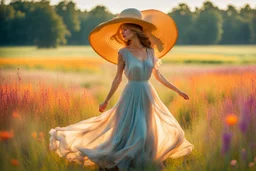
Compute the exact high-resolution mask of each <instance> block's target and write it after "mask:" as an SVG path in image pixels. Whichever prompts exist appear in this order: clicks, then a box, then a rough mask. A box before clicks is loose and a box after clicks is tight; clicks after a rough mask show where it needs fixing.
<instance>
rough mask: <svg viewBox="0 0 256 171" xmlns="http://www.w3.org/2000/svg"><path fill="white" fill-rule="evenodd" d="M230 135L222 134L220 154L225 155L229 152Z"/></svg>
mask: <svg viewBox="0 0 256 171" xmlns="http://www.w3.org/2000/svg"><path fill="white" fill-rule="evenodd" d="M231 138H232V134H231V133H224V134H223V136H222V152H223V153H226V152H227V151H228V150H229V147H230V142H231Z"/></svg>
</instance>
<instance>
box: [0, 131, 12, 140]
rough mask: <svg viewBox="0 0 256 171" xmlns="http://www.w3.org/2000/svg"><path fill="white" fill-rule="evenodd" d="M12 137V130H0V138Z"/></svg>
mask: <svg viewBox="0 0 256 171" xmlns="http://www.w3.org/2000/svg"><path fill="white" fill-rule="evenodd" d="M12 137H13V131H0V139H1V140H8V139H10V138H12Z"/></svg>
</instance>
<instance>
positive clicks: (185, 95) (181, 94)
mask: <svg viewBox="0 0 256 171" xmlns="http://www.w3.org/2000/svg"><path fill="white" fill-rule="evenodd" d="M179 95H180V96H182V97H183V98H184V99H185V100H188V99H189V97H188V95H187V94H186V93H183V92H182V91H180V92H179Z"/></svg>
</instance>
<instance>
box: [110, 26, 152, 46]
mask: <svg viewBox="0 0 256 171" xmlns="http://www.w3.org/2000/svg"><path fill="white" fill-rule="evenodd" d="M124 26H125V27H128V28H129V29H130V30H132V31H133V32H135V34H136V35H137V37H138V39H139V41H140V43H141V44H142V45H143V46H145V47H148V48H152V47H151V41H150V40H149V37H148V36H147V35H146V34H145V33H144V31H143V28H142V27H141V26H140V25H138V24H133V23H124V24H122V25H121V26H120V27H119V28H118V30H117V32H116V33H115V34H114V35H113V36H111V40H116V41H117V42H119V43H121V44H125V45H126V46H128V45H130V44H131V41H130V40H128V41H126V40H124V39H123V37H122V35H121V29H122V27H124Z"/></svg>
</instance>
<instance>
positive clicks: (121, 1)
mask: <svg viewBox="0 0 256 171" xmlns="http://www.w3.org/2000/svg"><path fill="white" fill-rule="evenodd" d="M10 1H11V0H5V3H9V2H10ZM35 1H37V0H35ZM60 1H62V0H50V4H51V5H56V4H58V3H59V2H60ZM72 1H73V2H74V3H75V4H76V7H77V8H79V9H81V10H82V11H84V10H87V11H90V10H91V9H92V8H94V7H95V6H97V5H104V6H105V7H106V8H107V9H108V10H109V11H110V12H111V13H113V14H114V13H120V12H121V11H122V10H123V9H125V8H131V7H133V8H137V9H139V10H145V9H157V10H160V11H162V12H165V13H167V12H170V11H171V10H172V8H174V7H177V6H178V4H179V3H186V4H187V5H188V6H189V7H190V9H191V10H192V11H194V10H195V8H196V7H198V8H200V7H201V6H202V4H203V2H205V1H206V0H72ZM210 2H212V3H213V5H215V6H217V7H218V8H220V9H227V6H228V5H229V4H231V5H233V6H235V7H236V8H238V9H240V8H241V7H244V6H245V4H249V5H250V6H251V8H254V9H255V8H256V0H210Z"/></svg>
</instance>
